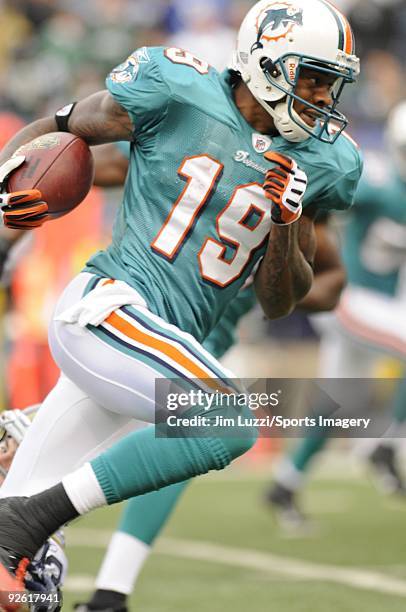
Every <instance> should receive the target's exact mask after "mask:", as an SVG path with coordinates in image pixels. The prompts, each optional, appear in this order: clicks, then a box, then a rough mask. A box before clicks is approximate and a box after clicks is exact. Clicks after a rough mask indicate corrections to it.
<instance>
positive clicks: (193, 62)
mask: <svg viewBox="0 0 406 612" xmlns="http://www.w3.org/2000/svg"><path fill="white" fill-rule="evenodd" d="M164 55H165V57H166V58H167V59H168V60H169V61H170V62H172V64H182V65H183V66H190V68H194V69H195V70H197V72H198V73H199V74H202V75H203V74H208V73H209V69H210V64H209V63H208V62H205V61H204V60H201V59H199V58H198V57H196V56H195V55H193V53H190V51H186V50H184V49H180V48H179V47H168V48H167V49H165V51H164Z"/></svg>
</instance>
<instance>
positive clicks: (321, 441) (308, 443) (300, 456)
mask: <svg viewBox="0 0 406 612" xmlns="http://www.w3.org/2000/svg"><path fill="white" fill-rule="evenodd" d="M328 438H329V436H328V435H327V433H326V432H325V431H320V435H318V436H314V434H312V435H310V436H308V437H307V438H303V440H301V441H300V443H299V444H298V446H297V447H296V448H295V449H294V450H293V452H292V454H291V456H290V460H291V462H292V463H293V465H294V466H295V468H296V469H297V470H298V471H299V472H304V471H305V470H306V468H307V467H308V465H309V464H310V461H311V460H312V459H313V457H314V456H315V455H317V453H318V452H320V451H321V450H322V448H323V447H324V446H325V445H326V444H327V440H328Z"/></svg>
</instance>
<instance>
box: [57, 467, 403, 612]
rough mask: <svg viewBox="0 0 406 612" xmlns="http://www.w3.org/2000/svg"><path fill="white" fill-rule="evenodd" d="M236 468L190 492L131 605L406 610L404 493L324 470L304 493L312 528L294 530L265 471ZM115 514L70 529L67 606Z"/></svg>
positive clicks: (79, 597) (252, 611)
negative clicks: (271, 498) (268, 492)
mask: <svg viewBox="0 0 406 612" xmlns="http://www.w3.org/2000/svg"><path fill="white" fill-rule="evenodd" d="M230 476H231V477H230V478H225V477H224V476H223V475H217V474H216V475H212V476H209V477H205V478H201V479H199V480H198V481H196V482H195V483H194V484H193V486H192V487H190V489H189V491H187V493H186V494H185V496H184V498H183V499H182V501H181V503H180V505H179V508H178V511H177V512H176V514H175V515H174V517H173V519H172V520H171V522H170V524H169V525H168V527H167V529H166V530H165V533H164V534H163V537H162V538H161V540H160V541H159V543H158V546H157V552H156V553H155V554H154V555H153V556H152V557H151V558H150V560H149V561H148V564H147V565H146V567H145V570H144V572H143V574H142V576H141V578H140V581H139V584H138V587H137V591H136V594H135V595H134V596H133V598H132V600H131V610H134V611H138V610H139V611H141V612H186V611H187V612H228V611H230V612H265V611H270V612H285V611H286V612H363V611H364V610H365V611H368V612H382V611H385V612H404V611H405V610H406V546H405V540H406V537H405V528H406V499H405V500H395V499H393V498H392V499H390V498H384V497H381V496H380V495H379V494H378V493H377V492H376V490H375V489H374V488H373V487H372V486H371V484H370V482H369V481H368V480H367V479H366V478H361V477H358V478H351V479H349V480H344V479H342V478H338V479H333V478H327V479H326V478H323V479H320V478H319V479H316V480H315V481H314V482H313V483H312V484H311V485H310V486H309V488H308V490H307V491H306V493H305V495H304V499H303V504H304V507H305V509H306V510H307V511H308V513H309V514H311V515H312V517H313V524H312V528H311V529H310V530H308V532H306V533H302V534H296V535H294V536H293V535H292V534H286V532H285V533H282V532H281V531H280V529H279V528H278V527H277V525H276V523H275V520H274V517H273V516H272V515H271V514H270V512H269V510H268V509H267V508H266V507H265V506H264V505H263V503H262V501H261V500H262V496H263V490H264V485H265V483H266V480H265V479H264V478H263V477H258V476H256V477H255V478H253V479H250V478H249V477H248V476H247V475H242V476H238V474H237V475H236V477H234V476H233V473H231V475H230ZM118 512H119V508H109V509H107V510H101V511H98V512H97V513H95V514H94V515H93V516H92V517H91V518H86V519H84V520H82V521H80V523H76V524H75V525H73V526H71V527H70V529H69V533H68V542H69V540H70V541H71V544H72V546H70V553H69V554H70V563H71V566H70V582H69V584H68V588H67V589H66V591H65V605H64V610H70V609H72V603H73V602H75V601H83V600H85V599H86V594H87V592H86V590H85V589H86V587H89V584H90V580H91V577H92V576H94V575H95V573H96V571H97V568H98V564H99V561H100V559H101V557H102V554H103V548H102V547H103V542H104V541H106V538H107V537H108V531H109V530H111V529H112V528H113V527H114V524H115V520H116V519H117V516H118ZM295 561H298V563H295ZM78 580H80V582H78ZM73 589H76V592H75V591H74V590H73Z"/></svg>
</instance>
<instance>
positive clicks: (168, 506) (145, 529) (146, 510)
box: [118, 480, 190, 546]
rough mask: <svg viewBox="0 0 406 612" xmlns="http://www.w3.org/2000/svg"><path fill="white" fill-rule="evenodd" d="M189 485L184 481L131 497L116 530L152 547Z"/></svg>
mask: <svg viewBox="0 0 406 612" xmlns="http://www.w3.org/2000/svg"><path fill="white" fill-rule="evenodd" d="M189 483H190V480H186V481H185V482H178V483H177V484H173V485H170V486H169V487H164V488H163V489H160V490H159V491H153V492H152V493H146V494H145V495H140V496H138V497H133V498H132V499H130V500H129V501H128V503H127V504H126V507H125V509H124V511H123V513H122V515H121V520H120V524H119V526H118V530H119V531H123V532H124V533H128V534H129V535H131V536H133V537H134V538H137V539H138V540H141V542H144V544H148V545H149V546H152V544H153V542H154V540H155V538H156V537H157V536H158V534H159V533H160V531H161V530H162V528H163V527H164V525H165V523H166V522H167V521H168V519H169V517H170V515H171V514H172V512H173V510H174V508H175V506H176V504H177V503H178V501H179V499H180V497H181V495H182V493H183V491H184V490H185V488H186V487H187V486H188V484H189Z"/></svg>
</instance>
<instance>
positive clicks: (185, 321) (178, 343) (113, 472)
mask: <svg viewBox="0 0 406 612" xmlns="http://www.w3.org/2000/svg"><path fill="white" fill-rule="evenodd" d="M294 8H295V10H294V15H295V19H291V13H289V14H287V15H286V19H285V20H280V21H279V22H278V24H277V25H276V22H275V23H274V24H273V25H272V24H271V23H269V12H270V11H269V3H268V2H267V1H264V2H259V3H258V4H257V5H255V6H254V7H253V8H252V10H251V11H250V12H249V14H248V15H247V17H246V19H245V20H244V22H243V24H242V27H241V31H240V35H239V42H238V52H237V54H236V64H235V68H236V69H237V70H234V71H233V72H231V73H230V72H226V73H225V74H224V75H218V73H216V71H213V70H212V69H210V67H209V66H207V65H206V64H205V63H204V62H202V61H201V60H198V59H196V58H194V57H193V56H191V55H190V54H188V53H187V52H184V51H181V50H179V49H141V50H138V51H137V52H135V53H134V54H132V55H131V56H130V57H129V58H128V60H127V62H126V63H125V64H124V65H122V66H120V67H119V68H118V69H116V70H115V71H113V73H112V74H111V75H110V78H109V79H108V81H107V87H108V89H109V91H105V92H100V93H99V94H95V95H94V96H91V97H90V98H88V99H86V100H83V101H81V102H79V103H78V104H77V105H76V106H75V107H74V108H72V107H71V109H70V110H69V109H68V110H65V111H64V112H63V113H62V114H60V115H58V120H57V123H55V120H54V119H44V120H40V121H38V122H36V123H34V124H32V125H31V126H28V128H25V130H23V131H22V132H21V133H20V134H19V135H17V137H16V138H15V139H14V140H13V141H12V142H11V143H10V145H9V146H8V147H7V148H6V150H5V151H4V153H3V156H2V160H1V161H5V160H6V159H7V156H8V155H10V154H11V153H12V152H13V151H14V150H15V149H16V148H17V147H18V146H20V145H21V144H22V143H24V142H26V141H28V140H29V139H31V138H32V137H33V136H34V135H38V134H42V133H46V132H48V131H52V130H55V129H56V127H58V126H59V127H60V128H62V129H69V131H71V132H73V133H75V134H77V135H79V136H82V137H84V138H85V139H86V140H87V142H89V143H90V144H97V143H102V142H108V141H114V140H126V139H127V140H133V141H134V143H136V146H135V145H134V146H133V147H132V153H131V160H130V171H129V176H128V180H127V183H126V190H125V195H124V202H123V206H122V207H121V209H120V211H119V214H118V217H117V221H116V224H115V228H114V235H113V243H112V245H111V246H110V247H109V248H108V249H107V250H106V251H104V252H101V253H99V254H97V255H96V256H95V257H93V258H92V259H91V261H90V262H89V263H88V266H87V268H86V269H85V272H84V273H83V274H82V275H80V276H79V277H78V278H77V279H75V280H74V281H73V283H72V284H71V285H70V286H69V287H68V289H67V290H66V291H65V293H64V295H63V296H62V299H61V300H60V302H59V304H58V306H57V309H56V315H55V319H54V322H53V324H52V325H51V330H50V342H51V347H52V349H53V353H54V356H55V359H56V361H57V362H58V364H59V366H60V368H61V370H62V371H63V377H62V378H61V381H60V382H59V383H58V385H57V387H56V388H55V389H54V391H53V392H51V394H50V395H49V396H48V398H47V399H46V401H45V402H44V404H43V405H42V407H41V409H40V411H39V413H38V415H37V417H36V419H35V422H34V423H33V425H32V427H31V428H30V430H29V431H28V433H27V436H26V438H25V439H24V441H23V443H22V444H21V447H20V448H19V450H18V452H17V455H16V458H15V461H14V463H13V465H12V468H11V470H10V472H9V474H8V477H7V479H6V482H5V484H4V487H3V491H5V493H6V494H7V495H21V494H24V493H25V494H28V495H29V497H8V498H6V499H4V500H2V501H1V503H0V558H1V561H2V565H1V566H0V584H1V587H2V589H3V592H4V591H7V590H16V589H21V588H22V584H21V582H20V580H19V579H18V577H20V575H21V566H22V564H23V563H24V561H23V559H25V558H30V557H32V555H33V554H34V553H35V551H36V550H37V549H38V548H39V546H40V545H41V544H42V543H43V542H44V540H45V539H46V538H47V537H48V536H49V535H50V534H51V533H53V532H54V531H55V529H57V528H58V527H59V526H60V525H61V524H63V523H65V522H67V521H69V520H71V519H73V518H74V517H76V516H78V515H79V514H84V513H86V512H88V511H90V510H91V509H93V508H96V507H98V506H101V505H104V504H106V503H109V504H111V503H115V502H117V501H121V500H123V499H126V498H128V497H132V496H136V495H140V494H143V493H146V492H148V491H151V490H153V489H158V488H161V487H164V486H166V485H168V484H171V483H175V482H180V481H182V480H185V479H187V478H190V477H193V476H196V475H198V474H202V473H206V472H207V471H209V470H211V469H222V468H224V467H225V466H226V465H228V464H229V462H230V461H232V460H233V459H234V458H235V457H237V456H239V455H240V454H241V453H243V452H245V451H246V450H247V449H248V448H250V447H251V446H252V444H253V442H254V441H255V437H256V432H255V431H254V430H252V429H250V428H244V432H242V431H234V432H233V433H235V434H236V437H230V436H224V433H226V432H225V431H224V430H221V428H220V430H218V429H217V430H216V431H213V429H210V430H209V431H210V435H209V432H208V431H207V430H204V431H199V433H200V434H201V437H196V433H195V437H188V436H187V435H186V434H187V432H184V435H183V437H180V438H173V439H170V440H167V439H158V438H155V436H154V433H153V432H151V428H146V429H145V430H144V431H143V432H138V433H137V434H130V435H128V436H124V437H123V435H124V433H125V432H126V431H127V428H128V426H129V424H130V421H131V420H132V419H133V418H138V419H141V420H145V421H152V420H153V418H154V410H155V402H154V398H155V381H156V380H157V379H159V378H163V379H165V378H174V377H176V378H177V379H178V380H180V381H183V382H182V384H184V385H186V387H188V386H189V387H190V385H195V387H194V388H196V386H197V388H199V387H201V386H202V385H203V387H204V388H205V389H207V388H209V389H211V390H212V391H213V390H215V389H218V388H219V387H220V389H222V390H226V391H228V392H230V390H231V389H235V386H234V383H233V382H232V379H231V377H230V375H229V373H228V372H226V371H224V368H222V366H221V365H220V364H219V363H218V362H216V361H215V360H214V359H213V358H212V357H211V356H210V355H209V354H208V353H207V352H206V351H205V350H204V349H203V348H202V346H201V344H200V342H201V341H202V340H204V338H205V337H206V335H207V334H208V333H209V332H210V330H211V329H212V328H213V326H214V325H215V324H216V322H217V321H218V320H219V318H220V317H221V315H222V314H223V311H224V310H225V308H226V306H227V304H228V303H229V302H230V300H232V299H233V297H234V296H235V295H236V294H237V292H238V290H239V288H240V287H241V286H242V285H243V284H244V282H245V280H246V278H247V277H248V276H249V275H250V273H251V271H252V270H253V269H254V267H255V265H256V264H257V262H261V263H260V265H259V268H258V271H257V272H256V276H255V289H256V293H257V296H258V299H259V301H260V303H261V305H262V306H263V308H264V310H265V312H266V313H267V315H268V316H271V317H278V316H283V315H284V314H287V313H288V312H290V311H291V310H292V308H293V307H294V306H295V304H296V303H297V302H298V301H300V299H302V298H303V296H304V295H305V294H306V293H307V291H308V290H309V288H310V286H311V282H312V270H311V262H312V259H313V256H314V248H315V245H314V240H313V223H312V219H313V218H314V215H315V213H316V211H317V210H318V209H320V208H329V209H334V208H346V207H348V206H349V205H350V204H351V202H352V199H353V195H354V192H355V189H356V185H357V182H358V179H359V175H360V172H361V160H360V156H359V152H358V151H357V149H356V148H355V147H354V146H353V145H352V144H351V143H350V142H349V141H347V139H345V138H343V137H340V131H341V130H342V129H344V127H345V125H346V121H345V118H344V117H343V116H342V115H341V114H340V113H339V112H338V111H337V108H336V107H337V104H338V101H339V98H340V94H341V92H342V88H343V87H344V86H345V84H346V83H349V82H352V81H353V80H354V79H355V78H356V75H357V73H358V60H357V58H356V56H355V55H354V49H353V39H352V33H351V29H350V26H349V24H348V22H347V21H346V20H345V19H344V17H343V16H342V15H341V14H340V13H339V12H338V11H337V10H336V9H334V7H332V5H330V4H329V3H328V2H326V1H324V0H311V1H309V0H307V1H303V0H298V1H297V2H295V7H294ZM331 123H334V124H335V126H336V129H335V130H334V131H332V130H330V125H331ZM264 136H266V138H264ZM264 143H265V144H264ZM264 147H265V149H271V150H272V153H267V154H266V155H267V160H268V161H271V163H273V164H274V167H272V168H271V169H270V170H268V167H269V166H268V165H267V162H266V161H265V162H264V160H263V158H262V153H263V150H264ZM259 150H260V151H261V153H259ZM286 155H289V156H291V157H293V158H294V159H295V160H296V161H295V162H293V161H291V160H290V159H289V158H287V157H286ZM296 162H297V163H296ZM275 164H276V165H275ZM297 164H299V165H300V166H301V167H302V168H303V169H304V170H305V172H306V173H307V174H308V175H309V178H310V180H309V185H308V189H307V190H306V193H305V189H306V182H307V181H306V175H305V173H304V172H303V171H302V170H299V169H298V166H297ZM264 177H265V180H264ZM9 203H10V204H11V208H10V207H7V206H4V207H3V213H4V219H5V221H6V222H8V219H9V218H10V217H12V220H13V225H16V224H18V223H19V219H20V221H21V223H22V224H24V222H25V220H26V218H27V216H30V217H31V221H30V222H32V221H33V220H34V221H35V220H36V218H35V206H36V202H35V201H33V202H32V203H31V205H30V209H29V211H28V212H27V208H24V207H20V206H19V204H18V201H17V199H16V197H15V196H12V197H11V198H9ZM302 203H303V204H302ZM302 206H303V208H304V212H305V214H304V215H302V216H301V212H302ZM42 208H43V207H42V205H39V210H42ZM299 217H301V218H300V219H299ZM37 220H38V219H37ZM39 220H40V221H41V220H42V219H41V218H40V219H39ZM272 220H273V224H272ZM288 224H289V225H288ZM193 378H194V379H197V381H196V382H194V383H193V381H192V379H193ZM202 379H205V381H206V382H205V383H202V382H199V381H201V380H202ZM205 407H206V406H205ZM205 407H203V408H201V407H198V408H196V406H194V408H193V409H191V410H189V411H188V412H187V413H186V414H187V415H189V416H191V415H193V416H197V417H198V416H206V418H207V419H209V423H210V425H212V424H213V423H214V419H215V415H216V412H217V414H219V413H220V414H224V408H223V406H221V405H220V406H218V407H217V408H216V410H209V411H207V410H204V408H205ZM218 411H220V412H218ZM240 413H241V416H242V417H243V418H244V415H249V412H248V411H247V408H246V407H245V406H242V407H241V408H240ZM135 435H136V436H137V438H136V442H135V439H134V436H135ZM72 439H74V441H75V444H74V445H72V444H71V441H72ZM117 440H119V441H118V442H116V441H117ZM56 449H58V454H57V453H56ZM61 449H64V452H61ZM65 449H66V452H65ZM100 453H101V454H100ZM56 455H57V457H58V461H53V462H52V463H51V464H50V462H49V457H50V456H55V457H56ZM72 470H73V471H72ZM61 479H63V482H61ZM47 487H48V488H47ZM49 487H50V488H49ZM44 489H45V490H44ZM38 491H42V492H38ZM18 568H20V569H18ZM2 603H3V605H4V606H5V607H6V608H8V609H13V608H15V607H16V606H15V604H11V605H10V602H9V601H8V600H7V599H6V598H5V597H4V596H3V601H2Z"/></svg>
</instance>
